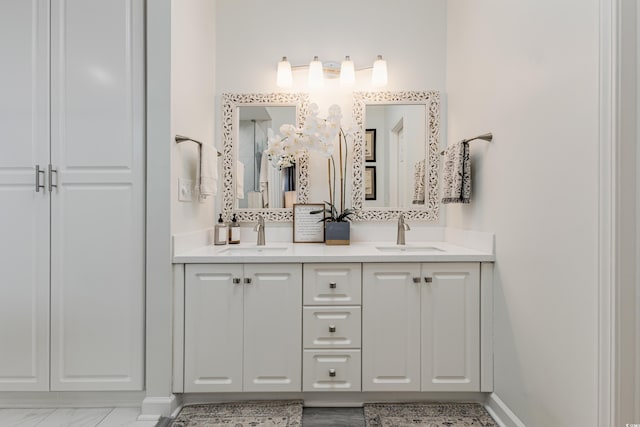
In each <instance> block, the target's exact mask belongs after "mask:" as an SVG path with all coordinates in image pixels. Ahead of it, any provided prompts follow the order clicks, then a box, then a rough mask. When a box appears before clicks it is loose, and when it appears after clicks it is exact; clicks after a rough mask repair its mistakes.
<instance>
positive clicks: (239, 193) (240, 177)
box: [234, 160, 244, 199]
mask: <svg viewBox="0 0 640 427" xmlns="http://www.w3.org/2000/svg"><path fill="white" fill-rule="evenodd" d="M234 178H235V180H236V198H238V199H244V163H242V162H241V161H240V160H237V161H236V176H235V177H234Z"/></svg>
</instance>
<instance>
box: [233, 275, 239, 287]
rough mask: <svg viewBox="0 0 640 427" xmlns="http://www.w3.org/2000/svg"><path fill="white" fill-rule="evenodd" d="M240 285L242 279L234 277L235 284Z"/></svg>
mask: <svg viewBox="0 0 640 427" xmlns="http://www.w3.org/2000/svg"><path fill="white" fill-rule="evenodd" d="M238 283H240V278H239V277H234V278H233V284H234V285H237V284H238Z"/></svg>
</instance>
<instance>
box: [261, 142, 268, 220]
mask: <svg viewBox="0 0 640 427" xmlns="http://www.w3.org/2000/svg"><path fill="white" fill-rule="evenodd" d="M269 166H270V164H269V155H268V154H267V152H266V151H263V152H262V158H261V159H260V192H261V193H262V207H264V208H268V207H269Z"/></svg>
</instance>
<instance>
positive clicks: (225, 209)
mask: <svg viewBox="0 0 640 427" xmlns="http://www.w3.org/2000/svg"><path fill="white" fill-rule="evenodd" d="M242 106H265V107H291V106H294V107H296V123H295V125H296V126H302V125H303V124H304V120H305V118H306V117H307V116H308V115H309V95H308V94H305V93H223V94H222V139H223V144H224V145H223V153H222V156H223V157H222V162H223V166H222V169H223V202H222V216H223V218H224V219H225V220H227V221H228V220H229V219H231V215H232V214H234V213H235V214H236V217H237V218H238V221H240V222H257V221H258V216H260V215H262V216H263V217H264V219H265V221H272V222H284V221H293V209H292V208H258V209H239V208H236V207H235V181H234V174H233V165H234V164H235V158H236V155H237V150H234V145H235V143H236V138H237V137H238V135H237V133H238V132H237V131H235V132H234V129H236V128H237V126H238V125H239V117H238V107H242ZM276 133H277V130H276ZM296 170H297V173H298V176H297V179H296V191H297V203H307V198H308V196H309V189H308V187H309V156H308V155H307V154H305V155H302V156H300V158H299V159H298V161H297V164H296Z"/></svg>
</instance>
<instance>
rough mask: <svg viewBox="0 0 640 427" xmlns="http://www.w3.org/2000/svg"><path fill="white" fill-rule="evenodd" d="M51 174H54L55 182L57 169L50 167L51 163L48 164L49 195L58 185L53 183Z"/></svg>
mask: <svg viewBox="0 0 640 427" xmlns="http://www.w3.org/2000/svg"><path fill="white" fill-rule="evenodd" d="M53 173H55V174H56V182H57V176H58V169H54V168H53V166H51V163H49V193H51V192H52V191H53V189H54V188H58V185H57V184H54V183H53Z"/></svg>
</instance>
